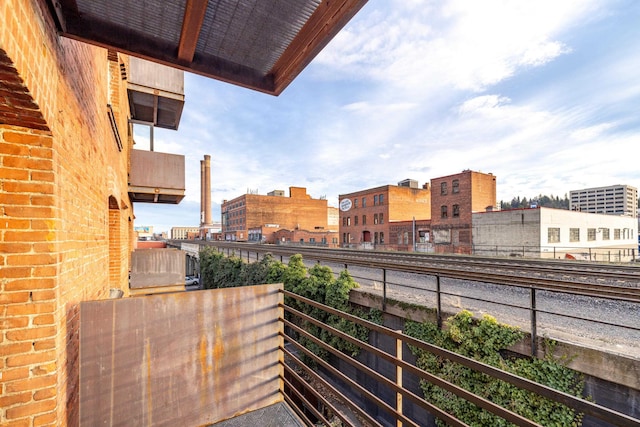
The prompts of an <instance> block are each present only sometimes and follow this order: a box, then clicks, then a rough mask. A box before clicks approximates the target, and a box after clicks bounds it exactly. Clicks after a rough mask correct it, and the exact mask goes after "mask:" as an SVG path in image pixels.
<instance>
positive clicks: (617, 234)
mask: <svg viewBox="0 0 640 427" xmlns="http://www.w3.org/2000/svg"><path fill="white" fill-rule="evenodd" d="M613 240H620V229H619V228H614V229H613Z"/></svg>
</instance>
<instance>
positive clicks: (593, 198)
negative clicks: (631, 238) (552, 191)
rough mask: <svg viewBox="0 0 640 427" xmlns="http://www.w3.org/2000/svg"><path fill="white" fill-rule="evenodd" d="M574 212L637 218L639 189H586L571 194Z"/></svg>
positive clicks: (625, 186) (630, 187)
mask: <svg viewBox="0 0 640 427" xmlns="http://www.w3.org/2000/svg"><path fill="white" fill-rule="evenodd" d="M569 206H570V209H571V210H572V211H582V212H591V213H600V214H606V215H624V216H630V217H634V218H635V217H636V216H637V211H638V189H637V188H635V187H632V186H630V185H610V186H608V187H597V188H585V189H583V190H573V191H570V192H569Z"/></svg>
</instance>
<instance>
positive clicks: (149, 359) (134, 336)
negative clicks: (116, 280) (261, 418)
mask: <svg viewBox="0 0 640 427" xmlns="http://www.w3.org/2000/svg"><path fill="white" fill-rule="evenodd" d="M279 289H281V285H259V286H251V287H241V288H226V289H218V290H207V291H196V292H182V293H174V294H161V295H153V296H147V297H141V298H127V299H118V300H104V301H89V302H82V303H81V304H80V316H81V317H80V319H81V320H80V423H81V425H84V426H98V425H122V426H130V425H136V426H151V425H153V426H157V425H167V426H175V425H185V426H187V425H188V426H191V425H194V426H195V425H203V424H211V423H214V422H218V421H221V420H224V419H228V418H230V417H233V416H235V415H238V414H241V413H245V412H248V411H252V410H256V409H259V408H263V407H265V406H267V405H270V404H273V403H276V402H281V401H282V395H281V389H280V380H279V374H280V372H281V369H282V367H281V365H280V364H279V363H278V361H279V360H280V359H281V357H282V355H281V354H280V352H279V350H278V344H279V343H280V340H281V338H280V337H279V336H278V331H279V330H280V328H282V324H281V323H280V322H278V317H279V314H280V313H281V310H282V309H281V308H280V307H279V306H278V303H279V302H281V301H282V294H281V293H280V292H279Z"/></svg>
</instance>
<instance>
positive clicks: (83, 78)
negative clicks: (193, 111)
mask: <svg viewBox="0 0 640 427" xmlns="http://www.w3.org/2000/svg"><path fill="white" fill-rule="evenodd" d="M0 22H2V24H1V25H0V177H1V181H2V185H1V187H0V212H1V215H2V217H3V225H2V228H1V229H0V242H2V243H0V246H1V247H2V250H1V251H0V269H1V270H2V274H1V278H0V291H1V294H0V313H2V314H1V317H2V320H1V322H0V324H1V325H2V326H1V327H0V331H1V332H0V354H1V355H2V357H1V358H0V371H1V372H2V381H1V384H0V387H1V393H0V395H1V397H0V399H1V404H0V411H1V412H0V424H1V425H6V426H9V425H16V426H17V425H66V424H70V425H76V424H77V417H78V392H79V386H78V381H79V379H78V371H77V369H78V368H77V364H78V349H79V343H78V328H79V319H78V317H79V313H78V302H79V301H82V300H92V299H105V298H108V297H109V294H110V289H112V288H114V289H120V290H122V291H124V294H125V296H126V295H128V294H129V290H128V287H127V282H128V274H129V256H130V252H131V250H132V249H133V246H134V242H135V240H136V238H135V233H134V231H133V218H134V214H133V206H132V203H131V201H130V198H129V195H128V191H127V190H128V182H127V173H128V164H129V155H130V151H131V147H132V140H131V139H130V138H128V137H127V135H128V129H129V124H128V122H127V119H128V116H129V104H128V101H127V91H126V82H124V81H123V80H122V78H121V66H122V67H123V68H126V67H127V66H128V62H129V61H128V58H127V57H126V56H123V55H119V54H117V53H116V52H113V51H107V50H105V49H103V48H97V47H93V46H90V45H87V44H84V43H80V42H77V41H74V40H71V39H67V38H59V37H58V36H57V35H56V28H55V27H54V23H53V20H52V19H51V17H50V15H49V12H48V10H47V6H46V5H45V4H43V3H41V2H37V1H22V0H15V1H11V0H9V1H3V2H0ZM110 119H112V120H113V122H112V121H111V120H110ZM112 124H114V126H115V127H116V128H117V129H119V135H120V137H121V140H120V141H118V140H116V138H115V136H114V131H113V128H112ZM119 143H120V144H121V145H120V144H119ZM97 165H104V166H103V167H98V166H97Z"/></svg>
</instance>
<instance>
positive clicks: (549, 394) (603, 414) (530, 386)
mask: <svg viewBox="0 0 640 427" xmlns="http://www.w3.org/2000/svg"><path fill="white" fill-rule="evenodd" d="M282 292H283V293H284V294H285V296H288V297H291V298H294V299H296V300H298V301H301V302H303V303H305V304H308V305H310V306H312V307H316V308H319V309H321V310H324V311H325V312H327V313H329V314H334V315H337V316H339V317H342V318H344V319H347V320H349V321H351V322H354V323H357V324H359V325H362V326H364V327H366V328H368V329H370V330H374V331H376V332H378V333H381V334H384V335H387V336H389V337H392V338H394V339H397V340H402V341H403V342H405V343H407V344H409V345H412V346H415V347H418V348H421V349H423V350H426V351H428V352H430V353H432V354H434V355H437V356H439V357H442V358H445V359H447V360H450V361H452V362H455V363H458V364H460V365H463V366H466V367H468V368H470V369H473V370H475V371H478V372H481V373H484V374H486V375H489V376H491V377H494V378H497V379H500V380H502V381H505V382H508V383H510V384H513V385H514V386H516V387H519V388H521V389H524V390H528V391H531V392H533V393H536V394H538V395H540V396H542V397H545V398H548V399H550V400H552V401H555V402H559V403H562V404H563V405H566V406H568V407H570V408H572V409H574V410H576V411H577V412H580V413H585V414H589V415H591V416H594V417H596V418H598V419H601V420H604V421H606V422H608V423H612V424H614V425H619V426H629V427H632V426H633V427H640V420H638V419H636V418H632V417H630V416H628V415H625V414H622V413H620V412H618V411H614V410H612V409H609V408H606V407H603V406H601V405H598V404H595V403H592V402H589V401H587V400H584V399H580V398H578V397H575V396H572V395H570V394H567V393H564V392H561V391H558V390H555V389H553V388H551V387H548V386H545V385H542V384H539V383H536V382H534V381H531V380H528V379H526V378H522V377H520V376H517V375H514V374H512V373H509V372H506V371H503V370H501V369H498V368H496V367H493V366H490V365H487V364H484V363H482V362H478V361H477V360H474V359H471V358H468V357H465V356H462V355H459V354H457V353H454V352H452V351H449V350H445V349H443V348H440V347H437V346H435V345H433V344H429V343H426V342H424V341H421V340H418V339H415V338H412V337H409V336H407V335H404V334H402V333H399V332H396V331H393V330H391V329H389V328H387V327H384V326H381V325H377V324H375V323H372V322H369V321H367V320H363V319H361V318H359V317H356V316H353V315H351V314H348V313H345V312H342V311H339V310H336V309H333V308H331V307H328V306H325V305H323V304H320V303H317V302H315V301H313V300H310V299H308V298H305V297H302V296H300V295H297V294H294V293H291V292H287V291H282ZM284 309H285V311H287V312H291V313H293V314H294V315H296V316H299V317H301V318H302V319H304V320H305V321H307V322H310V323H312V324H314V325H316V326H318V327H321V328H323V329H325V330H328V331H330V332H331V333H332V334H335V335H336V336H338V337H340V338H342V339H345V340H347V341H349V342H351V343H353V344H355V345H358V346H359V347H361V348H362V349H364V350H366V351H371V352H373V353H374V354H376V355H377V356H379V357H382V358H384V359H385V360H388V361H389V362H391V363H394V364H396V366H397V365H401V366H402V367H403V369H406V370H407V371H409V372H412V373H414V374H415V375H418V376H419V377H420V378H423V379H425V380H427V381H430V382H432V383H433V384H435V385H437V386H440V387H442V388H445V389H447V390H449V391H451V392H452V393H455V394H456V395H458V396H460V397H463V398H465V399H467V400H469V401H470V402H473V403H475V404H476V405H478V406H480V407H482V408H483V409H486V410H489V411H491V412H492V413H495V414H496V415H498V416H501V417H503V418H505V419H507V420H508V421H511V422H513V423H514V424H516V425H526V426H530V425H536V424H535V423H533V424H531V423H532V422H531V421H530V420H527V419H524V420H521V418H522V417H520V416H519V415H517V414H515V413H512V412H510V411H507V410H506V409H504V408H501V407H499V406H497V405H495V404H493V403H492V402H489V401H486V400H484V399H482V398H480V397H478V396H475V395H472V396H469V394H471V393H469V392H468V391H466V390H464V389H461V388H459V387H457V386H455V385H453V384H450V383H447V382H446V381H444V380H442V379H440V378H438V377H435V376H434V375H432V374H429V373H427V372H425V371H422V370H420V369H418V368H416V367H415V366H413V365H410V364H407V363H406V362H404V361H401V360H398V359H396V358H395V357H394V356H392V355H389V354H388V353H386V352H383V351H381V350H378V349H377V348H375V347H373V346H370V345H369V344H368V343H363V342H362V341H359V340H357V339H355V338H353V337H351V336H349V335H347V334H345V333H343V332H341V331H339V330H337V329H335V328H331V327H329V326H328V325H326V324H323V323H322V322H319V321H318V320H316V319H313V318H311V317H309V316H307V315H305V314H303V313H301V312H299V311H297V310H294V309H293V308H291V307H288V306H284ZM314 342H315V341H314Z"/></svg>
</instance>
